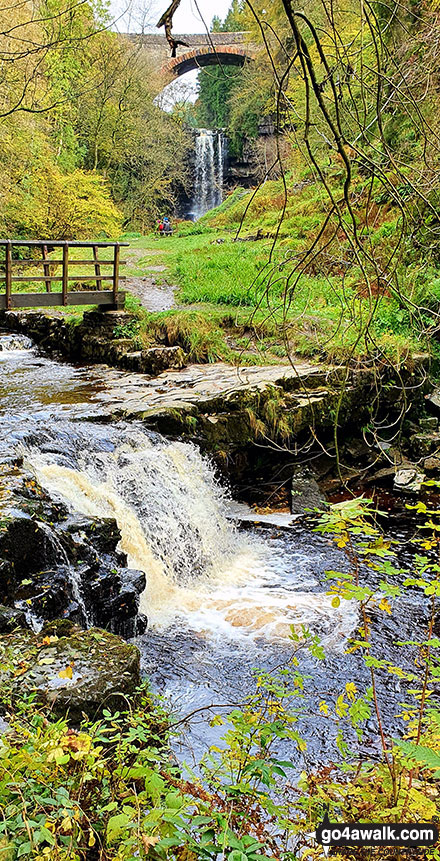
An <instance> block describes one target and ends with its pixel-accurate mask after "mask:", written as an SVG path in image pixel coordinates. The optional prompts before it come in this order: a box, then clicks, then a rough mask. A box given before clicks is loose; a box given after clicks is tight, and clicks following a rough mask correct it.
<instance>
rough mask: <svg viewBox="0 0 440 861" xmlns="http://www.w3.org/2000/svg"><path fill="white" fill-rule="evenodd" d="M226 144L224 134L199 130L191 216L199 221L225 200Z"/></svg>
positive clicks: (209, 130)
mask: <svg viewBox="0 0 440 861" xmlns="http://www.w3.org/2000/svg"><path fill="white" fill-rule="evenodd" d="M226 152H227V150H226V142H225V137H224V134H223V132H221V131H219V132H215V131H212V129H198V130H197V137H196V145H195V175H194V193H193V199H192V202H191V207H190V215H191V216H192V217H193V218H194V219H195V220H197V219H198V218H201V217H202V215H205V213H206V212H209V210H210V209H214V207H215V206H219V205H220V203H221V202H222V200H223V182H224V167H225V160H226Z"/></svg>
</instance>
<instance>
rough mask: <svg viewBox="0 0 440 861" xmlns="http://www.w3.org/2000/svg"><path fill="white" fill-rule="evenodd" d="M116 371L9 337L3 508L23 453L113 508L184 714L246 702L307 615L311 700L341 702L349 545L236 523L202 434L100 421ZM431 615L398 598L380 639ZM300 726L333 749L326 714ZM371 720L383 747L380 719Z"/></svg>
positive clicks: (5, 340)
mask: <svg viewBox="0 0 440 861" xmlns="http://www.w3.org/2000/svg"><path fill="white" fill-rule="evenodd" d="M107 373H108V371H106V369H105V367H101V368H96V367H94V368H88V367H73V366H71V365H68V364H62V363H58V362H55V361H53V360H50V359H47V358H44V357H43V356H41V355H39V354H38V351H37V350H36V349H35V348H34V347H32V345H31V344H30V342H28V341H27V340H26V339H22V338H20V337H17V336H11V335H0V396H1V398H0V462H1V465H2V472H3V479H4V489H3V496H2V505H3V509H4V510H7V509H8V507H10V506H11V505H13V497H11V496H10V495H8V488H10V487H13V485H14V482H15V483H17V482H18V481H19V475H17V469H16V467H15V466H14V460H15V459H16V458H17V456H20V457H21V458H23V464H24V468H25V469H26V471H28V472H29V471H30V472H32V473H33V475H35V477H36V478H37V480H38V481H39V482H40V484H41V485H42V486H43V487H44V488H45V489H46V490H47V491H49V492H50V494H51V495H52V496H53V497H55V498H57V499H62V500H63V501H64V502H65V503H66V504H67V505H68V506H69V508H70V509H71V510H72V511H73V512H78V513H81V514H86V515H90V516H93V517H109V516H111V517H115V518H116V520H117V522H118V525H119V529H120V532H121V549H123V550H124V551H125V552H126V553H127V555H128V559H129V565H130V566H131V567H133V568H137V569H141V570H143V571H145V573H146V575H147V587H146V590H145V593H144V594H143V596H142V599H141V609H142V611H143V612H144V613H146V615H147V616H148V619H149V628H148V631H147V632H146V634H145V635H143V636H142V637H139V638H138V639H137V645H138V646H139V648H140V650H141V654H142V663H143V667H144V670H145V672H146V673H147V674H148V675H149V676H150V678H151V680H152V684H153V686H154V687H155V688H156V689H157V690H159V691H160V692H161V693H163V694H164V696H165V698H166V702H167V704H168V705H169V707H170V708H171V709H172V711H173V712H174V713H175V714H176V715H177V716H178V717H179V718H181V717H182V716H184V715H186V714H188V713H189V712H192V711H194V710H196V709H199V708H201V707H204V706H207V705H209V704H211V703H216V704H219V705H226V704H229V703H237V702H240V701H242V699H243V696H244V695H245V694H246V693H248V692H250V691H251V690H252V689H253V685H254V681H253V670H254V668H265V669H271V668H274V667H277V666H279V665H280V664H283V663H286V662H288V660H289V658H290V656H291V653H292V643H291V641H290V640H289V632H290V626H291V625H293V626H294V627H295V629H296V630H300V629H301V626H302V625H305V626H307V627H309V628H310V629H311V630H312V631H313V632H314V633H316V634H318V635H319V636H320V637H321V638H322V641H323V644H324V646H325V649H326V653H327V656H326V659H325V660H324V661H321V662H318V661H317V660H315V659H313V658H311V657H310V656H307V655H306V656H305V657H304V659H303V666H304V670H305V671H306V672H307V673H308V674H309V676H310V681H309V683H308V686H309V690H310V704H311V711H312V712H314V711H316V702H317V699H318V698H319V697H321V696H324V697H325V698H326V699H330V700H331V699H332V698H334V697H336V696H337V694H338V693H339V692H340V691H341V689H343V688H344V686H345V682H346V681H348V680H351V681H353V680H354V681H355V682H356V684H357V685H358V686H362V685H363V684H364V683H365V684H366V683H367V682H368V679H367V677H366V672H365V669H364V668H363V665H362V664H361V662H360V660H359V659H358V657H357V656H356V655H345V654H344V649H345V646H346V643H347V638H348V637H349V635H350V634H352V633H353V631H354V630H355V629H356V625H357V623H358V608H357V606H356V604H355V603H354V602H353V603H351V604H348V603H347V602H342V604H341V606H340V607H339V608H333V607H332V606H331V601H330V598H329V597H328V595H327V594H326V591H327V583H326V579H325V571H326V570H328V569H337V568H338V566H339V567H340V569H341V570H343V568H344V564H345V562H344V557H343V555H342V553H341V551H339V550H337V548H335V546H334V544H332V543H331V542H330V540H329V539H327V538H326V537H322V536H318V535H316V534H315V533H314V532H313V531H312V530H311V529H310V528H309V527H308V526H306V525H300V524H299V523H292V524H291V526H290V527H289V528H288V529H285V528H279V526H277V525H270V523H269V524H268V523H265V524H264V525H260V526H259V525H255V526H252V527H251V528H247V529H246V530H242V529H239V528H238V527H237V525H236V523H235V520H234V510H235V509H234V506H233V504H232V501H231V498H230V495H229V492H228V489H227V488H225V487H224V486H222V485H221V483H220V482H219V480H218V478H217V476H216V473H215V470H214V469H213V467H212V465H211V464H210V462H209V461H208V460H207V459H205V458H203V457H202V456H201V455H200V452H199V451H198V449H197V448H196V447H195V446H193V445H190V444H187V443H180V442H170V441H168V440H167V439H165V438H163V437H161V436H159V435H158V434H154V433H151V432H148V431H146V430H145V429H144V428H143V427H142V425H141V424H139V423H131V424H130V423H123V422H115V423H108V422H105V423H103V422H100V421H99V417H100V410H99V404H100V398H101V397H105V395H106V394H108V393H106V374H107ZM94 419H96V420H94ZM420 622H423V610H422V608H421V606H420V604H419V602H418V599H417V597H416V596H415V594H413V595H412V596H410V597H409V598H408V597H406V598H404V599H401V601H400V604H399V607H398V612H397V613H396V614H393V616H391V617H390V618H389V619H387V620H385V621H384V620H382V618H381V619H380V621H379V620H378V621H377V624H376V626H375V628H374V637H375V639H376V641H377V644H378V649H379V650H380V651H382V652H383V653H386V655H387V657H388V658H390V659H391V660H392V659H393V657H394V651H395V641H396V639H398V638H404V637H405V636H407V637H408V638H409V637H410V636H411V634H412V633H413V631H414V628H415V627H416V626H417V625H418V624H419V623H420ZM373 624H375V623H374V620H373ZM410 657H411V656H410V655H408V660H409V661H410ZM381 685H382V693H383V695H384V697H385V700H386V702H387V703H388V705H386V706H385V708H389V710H390V711H391V709H390V704H391V702H392V701H394V702H397V701H398V700H399V699H400V698H401V697H403V690H402V688H401V682H400V681H399V679H397V678H391V677H388V676H386V677H384V679H383V682H382V683H381ZM201 714H203V713H201ZM206 726H207V722H206V715H205V714H203V717H201V716H200V714H197V715H196V716H195V717H194V718H193V720H192V721H191V726H190V731H189V732H188V731H186V732H185V739H186V741H185V750H184V751H183V754H184V755H185V757H187V758H191V757H193V758H194V760H197V758H198V756H199V755H200V753H201V751H202V750H203V748H204V747H205V746H206V743H207V741H208V739H209V741H212V737H213V735H214V736H215V733H216V732H217V734H218V733H219V730H218V729H217V730H212V733H211V735H209V733H210V732H211V731H207V729H206ZM299 729H300V731H303V732H304V734H305V735H306V736H307V739H308V752H307V756H308V757H309V764H313V763H314V762H317V761H323V760H325V759H326V758H328V756H330V755H331V753H332V751H333V750H334V732H333V730H331V729H330V730H329V725H328V724H325V725H324V726H323V724H322V720H320V719H319V717H313V715H312V716H309V717H308V718H307V719H306V720H305V723H304V726H301V727H299ZM370 729H371V744H373V745H374V742H373V736H374V724H373V722H371V725H370ZM368 743H369V742H368V738H367V741H366V744H368ZM182 744H183V742H182Z"/></svg>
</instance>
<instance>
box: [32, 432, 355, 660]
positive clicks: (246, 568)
mask: <svg viewBox="0 0 440 861" xmlns="http://www.w3.org/2000/svg"><path fill="white" fill-rule="evenodd" d="M72 432H73V434H74V435H75V437H76V439H75V440H72V442H71V445H70V449H71V451H73V452H74V453H75V454H74V458H75V463H71V464H67V465H66V457H65V454H60V456H59V457H58V456H57V455H56V454H55V455H54V453H53V451H52V452H50V451H48V446H47V444H46V445H43V446H41V445H40V446H33V447H32V448H30V447H28V449H27V450H26V454H25V462H26V465H27V466H28V467H29V468H30V469H32V470H33V472H34V474H35V476H36V478H37V480H38V481H39V483H40V484H41V485H42V486H43V487H44V488H45V489H46V490H48V491H49V492H50V494H51V495H52V496H56V497H61V499H62V500H63V501H64V502H65V503H67V505H68V506H69V507H70V509H71V510H72V511H74V512H79V513H81V514H85V515H88V516H91V517H114V518H115V519H116V521H117V523H118V526H119V530H120V533H121V542H120V549H121V550H122V551H124V552H125V553H126V554H127V556H128V563H129V566H130V567H132V568H136V569H139V570H142V571H144V572H145V574H146V578H147V587H146V589H145V592H144V594H143V596H142V599H141V610H142V611H143V612H144V613H146V615H147V616H148V619H149V623H150V627H151V628H153V629H156V630H166V629H167V628H169V627H170V625H172V626H174V627H175V626H177V627H180V628H181V629H185V630H193V631H197V632H198V633H199V635H204V636H209V637H220V638H224V637H225V636H226V638H237V637H239V638H242V637H243V636H245V637H252V638H254V637H261V636H263V637H265V638H267V639H269V640H272V639H279V638H281V639H285V638H286V637H288V636H289V633H290V626H291V625H294V626H295V628H298V630H299V629H300V628H301V625H308V626H310V627H311V628H312V629H314V630H317V631H319V633H320V634H322V636H323V637H324V638H325V639H326V640H327V643H328V645H331V644H332V643H333V644H337V646H338V647H339V646H340V645H341V643H342V642H343V639H344V637H345V636H346V635H347V634H348V633H349V631H351V630H352V629H353V627H354V625H355V624H356V618H357V616H356V611H355V609H354V608H353V609H351V608H350V607H349V606H348V604H346V602H343V603H344V605H345V606H344V608H342V607H341V608H339V609H338V608H333V607H332V606H331V601H330V598H329V597H328V596H327V595H325V594H324V593H323V592H322V590H319V591H318V590H317V589H316V585H317V584H316V582H315V583H313V578H311V575H310V573H309V570H308V569H309V564H310V559H309V556H308V554H307V553H305V552H304V550H300V551H298V557H297V562H295V564H294V565H293V566H292V560H289V561H288V562H286V561H285V560H284V559H283V557H282V556H279V557H277V556H276V554H274V553H273V551H272V549H270V550H269V548H268V545H267V542H263V541H262V540H261V539H260V538H259V537H257V536H255V535H248V534H247V533H246V534H245V533H240V532H238V531H237V530H236V529H235V527H234V525H233V524H232V523H231V521H230V519H229V518H228V506H229V505H230V500H229V498H228V494H227V492H226V490H225V489H223V488H222V487H220V486H219V483H218V481H217V479H216V475H215V472H214V470H213V467H212V466H211V465H210V463H209V462H208V461H207V460H205V459H204V458H203V457H202V456H201V454H200V452H199V450H198V449H197V448H196V447H195V446H193V445H191V444H187V443H180V442H167V441H166V440H164V439H162V438H161V437H159V436H158V435H151V434H148V433H147V432H146V431H145V430H143V429H141V428H125V429H121V428H115V429H114V431H113V434H114V435H115V439H113V440H112V441H111V443H109V441H108V437H107V438H106V439H105V441H103V440H102V439H100V438H99V434H104V433H107V434H108V433H109V431H108V430H107V431H105V430H104V429H99V428H93V430H91V431H90V430H89V432H87V431H85V430H84V429H81V430H80V429H78V427H74V428H73V431H72ZM292 569H293V570H292Z"/></svg>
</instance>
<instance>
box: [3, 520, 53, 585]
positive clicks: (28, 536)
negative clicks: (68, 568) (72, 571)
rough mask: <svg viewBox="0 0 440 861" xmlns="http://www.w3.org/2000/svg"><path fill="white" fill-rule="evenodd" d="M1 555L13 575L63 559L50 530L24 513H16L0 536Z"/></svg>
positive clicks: (27, 572)
mask: <svg viewBox="0 0 440 861" xmlns="http://www.w3.org/2000/svg"><path fill="white" fill-rule="evenodd" d="M0 558H2V559H4V560H6V561H7V562H9V563H10V564H11V565H12V566H13V569H14V572H15V576H16V577H20V576H25V575H29V574H31V573H34V572H36V571H39V570H41V569H42V568H50V567H52V566H57V565H58V564H59V563H62V562H65V561H66V556H65V553H64V551H63V548H62V547H61V545H60V542H59V540H58V539H57V538H56V536H55V533H54V532H53V530H52V529H51V528H50V527H49V526H48V525H47V524H46V523H40V522H38V521H37V520H34V519H33V518H31V517H30V516H29V515H27V514H20V515H19V514H17V515H16V516H15V517H14V519H13V520H11V521H10V523H9V524H8V527H7V529H6V532H4V533H3V534H2V536H1V537H0Z"/></svg>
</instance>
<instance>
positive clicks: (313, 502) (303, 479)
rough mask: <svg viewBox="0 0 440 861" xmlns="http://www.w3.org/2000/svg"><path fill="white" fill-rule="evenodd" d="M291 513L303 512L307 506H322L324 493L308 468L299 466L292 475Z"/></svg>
mask: <svg viewBox="0 0 440 861" xmlns="http://www.w3.org/2000/svg"><path fill="white" fill-rule="evenodd" d="M290 493H291V505H290V510H291V512H292V514H303V513H304V511H305V510H306V509H308V508H323V507H324V503H325V494H324V493H323V492H322V491H321V489H320V487H319V484H318V482H317V481H316V478H314V476H313V474H312V473H311V472H310V470H307V469H305V468H302V467H300V468H299V469H297V470H296V471H295V473H294V475H293V476H292V481H291V485H290Z"/></svg>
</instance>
